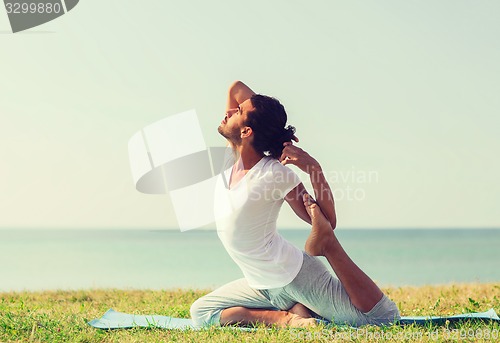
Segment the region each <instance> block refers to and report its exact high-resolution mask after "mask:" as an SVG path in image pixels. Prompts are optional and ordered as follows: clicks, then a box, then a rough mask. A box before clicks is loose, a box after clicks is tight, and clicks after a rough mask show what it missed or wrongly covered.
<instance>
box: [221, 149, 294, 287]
mask: <svg viewBox="0 0 500 343" xmlns="http://www.w3.org/2000/svg"><path fill="white" fill-rule="evenodd" d="M231 170H232V168H230V169H228V170H226V171H225V172H223V173H221V175H220V178H219V180H218V181H217V186H216V190H215V202H214V206H215V208H214V212H215V218H216V225H217V234H218V236H219V238H220V240H221V241H222V244H223V245H224V247H225V248H226V250H227V252H228V254H229V255H230V256H231V258H232V259H233V260H234V261H235V262H236V264H237V265H238V266H239V267H240V269H241V270H242V272H243V275H244V276H245V278H246V279H247V281H248V284H249V285H250V286H251V287H253V288H256V289H269V288H277V287H283V286H285V285H287V284H288V283H290V282H291V281H292V280H293V279H294V278H295V276H297V274H298V272H299V270H300V268H301V266H302V259H303V256H302V251H301V250H300V249H298V248H297V247H295V246H294V245H292V244H291V243H290V242H288V241H287V240H285V239H284V238H283V237H282V236H281V235H280V234H279V233H278V232H277V229H276V220H277V219H278V214H279V211H280V208H281V205H282V204H283V201H284V197H285V196H286V194H288V192H290V191H291V190H292V189H293V188H295V187H296V186H297V185H298V184H299V183H300V179H299V177H298V176H297V174H295V173H294V172H293V171H292V170H291V169H290V168H288V167H286V166H283V165H282V164H281V163H279V162H278V161H277V160H276V159H273V158H271V157H263V158H262V159H261V160H260V161H259V162H258V163H257V164H255V165H254V166H253V168H251V169H250V170H249V171H248V172H247V174H246V175H245V176H244V177H243V178H242V179H241V180H240V181H239V182H238V183H237V184H235V185H233V186H232V188H231V189H229V188H228V185H229V180H230V178H231Z"/></svg>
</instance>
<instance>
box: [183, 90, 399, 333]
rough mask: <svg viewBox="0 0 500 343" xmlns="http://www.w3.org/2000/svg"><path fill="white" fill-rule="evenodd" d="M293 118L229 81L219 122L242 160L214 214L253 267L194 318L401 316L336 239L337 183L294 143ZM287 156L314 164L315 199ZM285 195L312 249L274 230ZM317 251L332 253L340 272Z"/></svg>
mask: <svg viewBox="0 0 500 343" xmlns="http://www.w3.org/2000/svg"><path fill="white" fill-rule="evenodd" d="M286 121H287V115H286V112H285V109H284V107H283V106H282V105H281V104H280V102H279V101H278V100H276V99H274V98H271V97H267V96H263V95H258V94H255V93H254V92H253V91H252V90H251V89H250V88H249V87H247V86H246V85H245V84H243V83H242V82H240V81H237V82H235V83H233V84H232V85H231V87H230V88H229V94H228V102H227V107H226V115H225V116H224V119H223V120H222V122H221V124H220V126H219V128H218V131H219V133H220V134H221V135H222V136H224V137H225V138H226V139H227V141H228V143H229V145H230V146H231V148H232V149H233V151H234V152H235V155H236V163H234V165H233V166H232V167H231V168H229V169H228V170H226V171H224V172H223V173H222V174H221V180H222V181H224V182H219V183H218V186H217V189H216V194H215V214H216V225H217V233H218V235H219V238H220V239H221V241H222V243H223V245H224V247H225V248H226V250H227V252H228V254H229V255H230V256H231V257H232V258H233V260H234V261H235V262H236V263H237V264H238V266H239V267H240V269H241V270H242V272H243V274H244V276H245V277H244V278H242V279H239V280H236V281H233V282H231V283H229V284H227V285H224V286H222V287H220V288H218V289H216V290H215V291H213V292H211V293H209V294H207V295H205V296H204V297H202V298H200V299H198V300H196V301H195V302H194V303H193V305H192V306H191V316H192V318H193V321H194V322H195V324H196V325H198V326H203V325H211V324H213V325H230V324H240V325H249V324H254V323H264V324H267V325H277V326H280V327H285V326H296V327H306V326H313V325H316V320H315V319H314V318H313V316H314V317H322V318H325V319H327V320H331V321H334V322H335V323H337V324H349V325H353V326H358V325H363V324H375V325H380V324H387V323H390V322H392V321H394V320H395V319H398V318H399V311H398V309H397V307H396V305H395V304H394V303H393V302H392V301H391V300H389V299H388V298H387V297H386V296H385V295H384V294H383V293H382V291H381V290H380V289H379V288H378V287H377V285H375V283H374V282H373V281H372V280H371V279H370V278H369V277H368V276H367V275H366V274H365V273H364V272H363V271H362V270H361V269H360V268H359V267H358V266H357V265H356V264H355V263H354V262H353V261H352V260H351V259H350V258H349V256H348V255H347V254H346V252H345V251H344V249H343V248H342V246H341V245H340V243H339V241H338V240H337V238H336V236H335V233H334V229H335V226H336V214H335V204H334V199H333V193H332V191H331V189H330V187H329V185H328V183H327V181H326V179H325V177H324V174H323V172H322V169H321V166H320V164H319V163H318V162H317V161H316V160H315V159H314V158H313V157H311V156H310V155H309V154H308V153H306V152H305V151H303V150H302V149H300V148H298V147H297V146H295V145H293V144H292V141H296V142H298V139H297V138H296V136H295V135H294V134H295V129H294V128H293V127H292V126H286ZM287 164H293V165H296V166H297V167H299V168H300V169H301V170H302V171H304V172H306V173H307V174H309V176H310V179H311V184H312V186H313V189H314V194H315V198H316V201H314V200H313V199H312V197H311V196H310V195H309V194H308V193H307V191H306V189H305V187H304V186H303V184H302V183H301V182H300V180H299V178H298V176H297V175H296V174H295V173H294V172H293V171H292V170H291V169H289V168H288V167H286V165H287ZM284 201H286V202H287V203H288V204H289V205H290V206H291V208H292V209H293V211H294V212H295V213H296V214H297V215H298V216H299V217H300V218H301V219H303V220H304V221H305V222H307V223H309V224H312V228H311V233H310V235H309V237H308V239H307V241H306V244H305V251H304V252H302V251H300V250H299V249H297V248H296V247H294V246H293V245H292V244H291V243H289V242H288V241H286V240H285V239H283V237H282V236H281V235H279V233H278V232H277V230H276V220H277V217H278V213H279V209H280V207H281V205H282V203H283V202H284ZM315 256H325V257H326V259H327V260H328V262H329V263H330V265H331V267H332V268H333V270H334V271H335V273H336V275H337V277H338V279H337V278H336V277H334V276H333V275H331V274H330V272H329V271H328V270H327V269H326V268H325V266H324V265H323V263H322V262H321V261H320V260H319V259H318V258H317V257H315Z"/></svg>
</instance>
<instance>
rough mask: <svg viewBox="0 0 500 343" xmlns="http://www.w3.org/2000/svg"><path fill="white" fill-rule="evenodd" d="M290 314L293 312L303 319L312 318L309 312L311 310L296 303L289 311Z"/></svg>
mask: <svg viewBox="0 0 500 343" xmlns="http://www.w3.org/2000/svg"><path fill="white" fill-rule="evenodd" d="M288 312H291V313H293V314H297V315H299V316H301V317H302V318H312V316H311V312H309V309H308V308H307V307H305V306H304V305H302V304H301V303H296V304H295V305H293V306H292V308H291V309H289V310H288Z"/></svg>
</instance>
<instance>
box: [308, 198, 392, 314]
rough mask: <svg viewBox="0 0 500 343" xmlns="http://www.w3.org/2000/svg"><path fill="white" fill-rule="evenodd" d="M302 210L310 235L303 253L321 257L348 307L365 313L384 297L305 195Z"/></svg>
mask: <svg viewBox="0 0 500 343" xmlns="http://www.w3.org/2000/svg"><path fill="white" fill-rule="evenodd" d="M304 206H305V207H306V210H307V211H308V213H309V215H310V216H311V221H312V229H311V234H310V236H309V237H308V239H307V241H306V247H305V250H306V252H307V253H309V254H310V255H313V256H325V257H326V259H327V260H328V262H329V263H330V266H331V267H332V268H333V270H334V271H335V274H337V277H338V278H339V280H340V282H341V283H342V286H343V287H344V289H345V291H346V292H347V294H348V295H349V298H350V299H351V302H352V304H353V305H354V306H355V307H356V308H357V309H358V310H359V311H361V312H364V313H366V312H369V311H370V310H372V309H373V308H374V306H375V305H376V304H377V303H379V301H380V300H381V299H382V297H383V295H384V294H383V293H382V291H381V290H380V288H378V286H377V285H376V284H375V282H373V280H372V279H370V277H368V275H366V274H365V273H364V272H363V271H362V270H361V269H360V268H359V267H358V266H357V265H356V264H355V263H354V262H353V261H352V260H351V258H350V257H349V256H348V255H347V253H346V252H345V250H344V248H342V246H341V245H340V242H339V241H338V239H337V237H336V236H335V234H334V231H333V229H332V227H331V224H330V222H329V221H328V219H327V218H326V217H325V216H324V215H323V213H322V212H321V209H320V208H319V207H318V205H317V204H315V203H314V202H313V201H312V199H311V198H310V197H309V196H308V195H305V196H304Z"/></svg>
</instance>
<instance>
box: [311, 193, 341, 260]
mask: <svg viewBox="0 0 500 343" xmlns="http://www.w3.org/2000/svg"><path fill="white" fill-rule="evenodd" d="M303 200H304V206H305V208H306V211H307V213H309V216H310V217H311V222H312V228H311V233H310V234H309V237H307V241H306V244H305V251H306V252H307V253H308V254H309V255H311V256H324V255H325V250H326V248H327V247H328V245H330V244H331V243H332V241H333V240H334V235H333V229H332V225H331V224H330V222H329V221H328V219H326V217H325V215H324V214H323V212H321V209H320V208H319V206H318V205H317V204H316V203H315V202H314V201H313V200H312V198H311V196H310V195H309V194H304V197H303Z"/></svg>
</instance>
